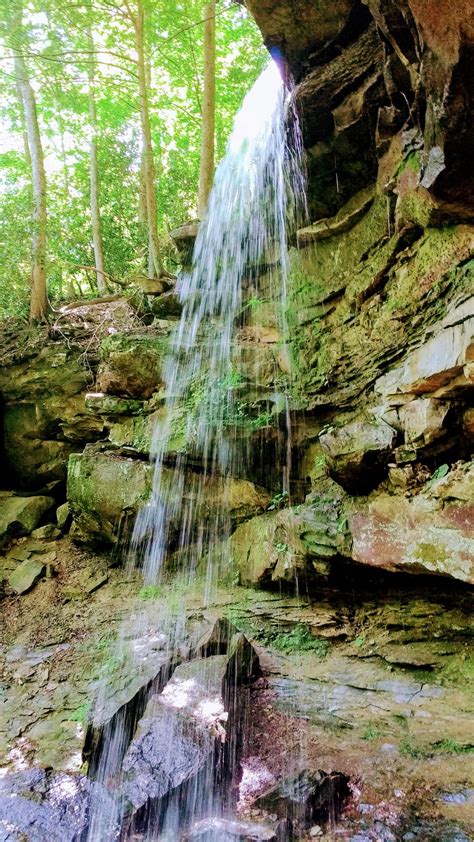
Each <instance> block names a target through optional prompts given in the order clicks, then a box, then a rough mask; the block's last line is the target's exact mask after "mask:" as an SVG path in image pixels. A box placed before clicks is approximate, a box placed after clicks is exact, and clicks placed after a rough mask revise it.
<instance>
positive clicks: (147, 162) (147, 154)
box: [134, 0, 163, 278]
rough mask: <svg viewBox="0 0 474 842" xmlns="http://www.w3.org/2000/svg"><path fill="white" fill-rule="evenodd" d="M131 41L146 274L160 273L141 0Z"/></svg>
mask: <svg viewBox="0 0 474 842" xmlns="http://www.w3.org/2000/svg"><path fill="white" fill-rule="evenodd" d="M134 26H135V45H136V50H137V60H138V80H139V91H140V119H141V127H142V136H143V159H144V180H145V190H146V209H147V222H148V239H149V250H150V254H151V259H150V260H149V271H148V276H149V277H150V278H153V277H160V275H161V273H162V271H163V263H162V260H161V252H160V243H159V239H158V214H157V209H156V194H155V162H154V159H153V144H152V141H151V128H150V114H149V108H148V86H147V74H146V63H145V44H144V12H143V3H142V0H137V15H136V18H135V20H134Z"/></svg>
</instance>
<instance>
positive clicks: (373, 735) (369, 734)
mask: <svg viewBox="0 0 474 842" xmlns="http://www.w3.org/2000/svg"><path fill="white" fill-rule="evenodd" d="M379 737H383V731H380V729H379V728H376V727H375V726H374V725H367V727H366V728H365V729H364V732H363V734H362V739H363V740H378V739H379Z"/></svg>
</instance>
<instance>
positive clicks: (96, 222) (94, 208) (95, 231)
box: [87, 24, 107, 293]
mask: <svg viewBox="0 0 474 842" xmlns="http://www.w3.org/2000/svg"><path fill="white" fill-rule="evenodd" d="M87 39H88V41H89V45H90V52H91V56H90V63H89V64H88V78H89V125H90V133H91V138H90V143H89V155H90V200H91V222H92V243H93V246H94V262H95V269H96V278H97V288H98V290H99V292H100V293H103V292H106V291H107V284H106V282H105V272H104V249H103V244H102V221H101V218H100V194H99V164H98V160H97V109H96V104H95V46H94V39H93V36H92V29H91V26H90V24H89V26H88V29H87Z"/></svg>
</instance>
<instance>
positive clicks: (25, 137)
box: [16, 79, 31, 169]
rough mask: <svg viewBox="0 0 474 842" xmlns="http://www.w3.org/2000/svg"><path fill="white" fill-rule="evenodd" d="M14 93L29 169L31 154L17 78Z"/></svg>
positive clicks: (29, 167)
mask: <svg viewBox="0 0 474 842" xmlns="http://www.w3.org/2000/svg"><path fill="white" fill-rule="evenodd" d="M16 93H17V98H18V104H19V106H20V122H21V133H22V135H23V149H24V151H25V161H26V166H27V167H28V169H31V155H30V146H29V143H28V131H27V128H26V120H25V109H24V106H23V95H22V92H21V86H20V83H19V80H18V79H17V80H16Z"/></svg>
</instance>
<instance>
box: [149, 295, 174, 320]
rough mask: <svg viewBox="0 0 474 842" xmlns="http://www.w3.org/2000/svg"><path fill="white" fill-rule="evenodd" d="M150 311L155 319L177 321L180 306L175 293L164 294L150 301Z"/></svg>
mask: <svg viewBox="0 0 474 842" xmlns="http://www.w3.org/2000/svg"><path fill="white" fill-rule="evenodd" d="M150 309H151V312H152V313H153V315H154V316H155V317H156V318H157V319H179V317H180V315H181V310H182V305H181V301H180V300H179V297H178V296H177V295H176V293H174V292H165V293H163V295H159V296H158V297H157V298H153V299H152V301H151V303H150Z"/></svg>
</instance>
